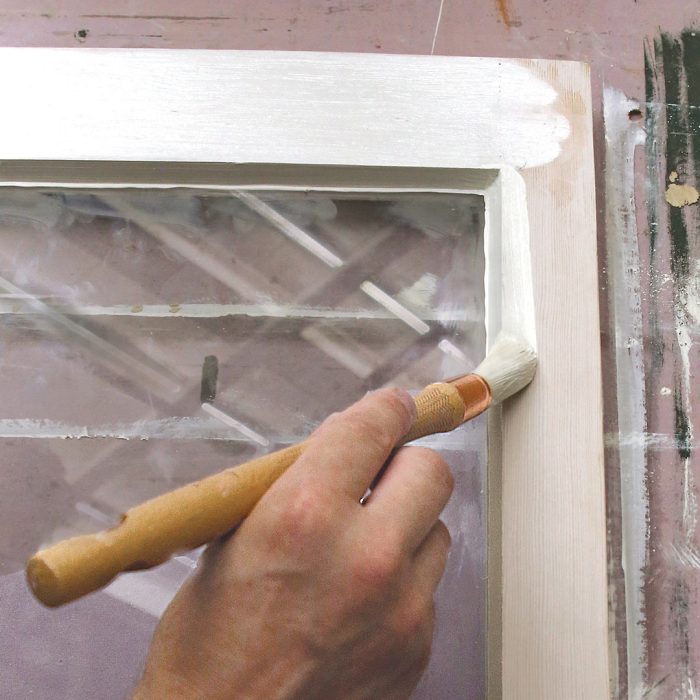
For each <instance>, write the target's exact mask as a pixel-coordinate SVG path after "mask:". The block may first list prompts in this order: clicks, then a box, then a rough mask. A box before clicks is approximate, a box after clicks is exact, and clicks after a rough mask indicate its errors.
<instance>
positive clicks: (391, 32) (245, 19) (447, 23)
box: [0, 0, 700, 698]
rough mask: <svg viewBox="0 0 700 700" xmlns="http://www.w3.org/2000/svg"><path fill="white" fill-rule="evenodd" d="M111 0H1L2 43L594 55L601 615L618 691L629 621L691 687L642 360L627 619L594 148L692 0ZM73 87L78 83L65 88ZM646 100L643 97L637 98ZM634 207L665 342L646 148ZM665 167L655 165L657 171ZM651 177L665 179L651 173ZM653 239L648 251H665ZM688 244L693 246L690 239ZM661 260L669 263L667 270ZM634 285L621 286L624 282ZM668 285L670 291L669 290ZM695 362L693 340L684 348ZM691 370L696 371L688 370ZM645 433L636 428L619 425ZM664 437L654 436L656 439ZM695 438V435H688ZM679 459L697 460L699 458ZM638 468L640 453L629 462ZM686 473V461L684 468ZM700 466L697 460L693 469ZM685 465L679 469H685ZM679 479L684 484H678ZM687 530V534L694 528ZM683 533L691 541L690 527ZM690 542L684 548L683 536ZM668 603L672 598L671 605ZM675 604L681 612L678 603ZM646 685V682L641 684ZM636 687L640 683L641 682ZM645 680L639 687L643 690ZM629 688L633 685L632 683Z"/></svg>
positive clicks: (674, 519)
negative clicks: (640, 447)
mask: <svg viewBox="0 0 700 700" xmlns="http://www.w3.org/2000/svg"><path fill="white" fill-rule="evenodd" d="M143 5H144V4H143V3H135V2H126V3H121V4H120V5H119V6H118V9H115V7H114V4H113V3H108V2H98V1H97V0H82V1H77V0H66V2H63V3H62V4H61V6H60V9H57V7H56V4H55V3H48V2H19V1H18V0H5V2H4V3H3V6H2V8H0V44H1V45H7V46H17V45H26V46H80V45H84V46H92V47H98V46H104V47H154V48H159V47H167V48H187V47H191V48H231V49H236V48H238V49H243V48H245V49H287V50H290V49H291V50H325V51H377V52H379V51H381V52H391V53H418V54H429V53H437V54H456V55H486V56H505V57H543V58H557V59H572V60H582V61H586V62H589V63H590V64H591V66H592V75H593V96H594V114H595V123H594V129H595V135H596V162H597V166H598V167H597V178H598V183H597V185H598V193H599V195H598V201H599V211H600V218H599V223H600V227H599V232H600V233H599V237H600V243H601V246H600V249H601V255H600V260H601V264H600V272H601V291H602V301H601V318H602V321H603V323H602V326H603V337H602V347H603V358H604V371H605V380H606V392H605V400H606V422H605V430H606V433H607V436H608V438H609V448H608V450H607V452H606V455H607V469H608V499H609V504H608V513H609V525H610V572H611V620H612V626H613V629H614V637H615V644H616V647H617V652H618V654H617V663H616V673H615V674H614V675H615V676H616V681H615V685H616V695H617V696H618V697H627V695H628V688H627V667H628V664H627V657H626V649H627V644H626V640H627V635H628V634H629V635H640V636H641V637H642V641H643V643H644V654H645V657H644V659H643V667H644V682H645V685H646V690H648V691H650V692H651V693H653V697H655V698H675V697H693V695H692V694H691V693H693V692H697V691H694V690H693V687H694V688H696V689H697V687H698V683H699V682H700V678H699V677H698V669H699V668H700V659H699V658H698V657H699V656H700V641H698V637H699V636H700V601H699V600H698V576H699V567H698V564H697V563H694V560H693V559H692V557H691V558H690V559H689V560H688V561H686V562H685V563H683V562H681V563H680V564H679V562H678V561H677V557H676V559H674V558H673V546H674V544H677V543H678V542H679V541H683V542H685V541H686V540H685V532H686V530H687V523H685V524H684V523H683V522H682V519H683V513H684V508H686V510H687V505H688V502H689V501H688V498H689V497H690V503H691V504H692V503H693V502H694V499H695V498H696V497H697V495H698V494H697V489H696V487H695V486H694V485H693V484H692V479H691V486H690V487H688V486H687V484H688V483H689V482H688V476H687V474H686V475H684V474H683V473H682V470H681V471H679V466H678V462H677V460H676V458H675V457H673V454H674V452H675V451H676V446H675V442H674V441H675V440H676V437H677V436H676V432H677V426H676V425H675V423H674V405H673V396H668V395H667V394H661V389H662V388H663V387H665V386H671V388H673V385H672V384H670V385H669V384H668V382H669V381H671V380H672V371H671V367H670V366H668V365H667V366H665V367H661V368H660V369H659V370H658V372H657V371H656V370H655V369H654V367H653V366H652V364H651V363H649V365H648V368H647V371H648V372H649V382H648V387H651V388H650V389H649V390H648V392H647V398H646V401H647V412H648V425H647V426H646V428H647V430H648V431H650V432H654V434H655V435H657V436H659V437H658V439H659V441H660V445H657V446H656V447H654V448H653V450H651V451H650V453H649V458H648V463H647V468H648V471H647V473H646V476H647V482H646V487H647V490H648V497H649V502H650V508H649V517H650V520H649V522H648V527H649V533H650V539H649V540H648V542H649V551H648V555H649V567H648V568H647V569H645V571H644V576H645V581H646V585H645V594H646V601H645V613H646V619H645V622H644V624H643V625H642V627H641V628H640V629H637V628H635V629H629V630H628V629H626V625H625V614H624V586H623V585H622V582H623V570H622V566H621V556H622V551H623V547H622V545H623V543H622V541H621V520H620V519H621V516H620V506H619V503H620V494H621V492H623V491H624V489H625V488H626V487H627V486H626V484H625V483H623V482H621V480H620V476H619V471H618V467H619V464H618V454H617V450H616V447H615V444H616V443H615V440H616V438H617V425H618V420H617V401H616V375H615V362H614V359H615V348H614V347H613V343H614V338H615V333H614V330H615V329H614V327H613V326H612V325H611V323H610V321H609V315H608V299H609V297H608V295H609V294H610V290H609V289H608V286H607V278H606V262H605V260H604V255H603V252H602V251H604V250H605V246H604V243H605V236H606V235H615V231H607V232H606V231H605V229H604V227H603V225H602V224H603V211H604V207H605V201H604V198H603V195H602V193H603V191H604V185H605V182H606V179H607V182H608V183H610V182H613V183H614V182H616V181H618V180H622V179H623V176H624V173H623V172H619V171H617V172H616V171H615V170H610V169H607V170H606V168H605V163H604V160H603V153H604V137H605V127H604V124H603V122H602V89H603V87H604V86H611V87H615V88H617V89H619V90H621V91H622V92H624V93H625V94H626V95H627V96H628V97H630V98H633V99H638V100H640V102H644V99H645V84H644V42H645V41H646V40H647V39H648V38H649V37H653V36H655V35H657V34H658V32H659V31H660V30H662V31H664V32H669V33H675V32H678V31H680V30H681V29H682V28H684V27H690V26H692V24H693V22H696V21H697V8H696V6H695V5H694V4H691V3H687V2H681V1H680V0H671V1H670V2H664V3H661V2H657V1H656V0H639V1H638V2H635V1H633V0H619V1H617V2H611V1H610V0H591V1H590V2H574V1H571V0H570V1H569V2H565V3H554V2H546V1H544V2H540V1H538V0H493V2H482V3H478V4H476V3H473V2H468V1H467V0H413V1H409V0H381V1H379V0H336V1H335V2H333V1H324V2H321V1H320V0H295V1H293V2H292V1H290V2H283V3H281V2H274V1H270V0H263V1H261V0H257V1H253V0H246V1H244V2H238V3H231V4H230V7H227V6H226V7H225V6H223V4H222V3H220V2H215V1H213V0H210V1H208V2H206V1H203V0H193V1H192V2H190V3H187V4H186V5H184V4H180V3H173V2H163V1H160V2H150V3H148V7H147V9H144V7H143ZM76 99H79V96H76ZM642 108H644V105H642ZM637 166H638V173H637V183H638V184H637V201H638V202H639V203H640V205H639V209H638V211H637V220H638V227H639V231H640V250H641V252H642V254H643V255H642V269H641V273H640V276H641V279H642V287H643V289H645V290H646V291H645V293H644V294H643V295H642V297H641V304H642V311H643V313H644V314H646V315H647V316H645V318H646V322H647V325H646V327H645V333H646V336H645V339H648V337H649V333H650V329H649V325H648V321H649V319H648V312H649V309H650V298H649V294H656V293H657V291H658V297H656V298H655V299H654V300H653V304H652V306H653V307H654V308H655V309H656V310H657V311H656V312H655V313H656V314H657V316H656V322H657V323H658V324H659V325H660V326H661V327H663V328H665V329H666V330H665V331H664V338H665V340H666V342H667V344H670V345H671V346H672V345H673V344H674V343H676V342H677V338H676V332H675V331H674V324H676V320H677V319H676V311H677V307H676V308H675V309H674V301H673V299H672V285H671V287H665V288H663V287H662V288H660V289H659V290H655V289H653V288H652V287H650V286H649V279H650V278H651V277H652V276H653V275H654V274H656V273H657V272H663V271H664V269H665V268H664V267H663V265H662V266H661V267H660V268H659V270H652V269H651V268H650V260H649V258H648V257H645V255H644V248H645V246H646V244H644V245H642V244H641V243H643V237H644V236H646V235H647V231H646V229H647V222H646V211H645V209H644V206H643V202H644V200H645V199H646V198H647V195H648V193H647V189H646V181H645V167H646V165H645V163H644V158H643V157H641V156H640V157H639V158H638V160H637ZM665 176H666V173H661V180H662V181H663V180H664V178H665ZM652 184H653V185H654V186H655V187H656V194H657V195H658V190H659V188H660V187H663V184H665V183H663V182H661V183H659V182H656V183H652ZM664 246H668V242H661V243H660V244H659V251H658V258H657V259H661V260H665V259H667V253H668V251H665V249H664ZM694 254H697V251H696V252H695V253H694ZM669 274H670V273H669ZM630 293H632V292H630ZM668 295H671V296H668ZM691 331H692V332H691V341H694V342H697V337H698V330H697V327H695V326H693V327H691ZM691 359H692V362H693V363H694V364H693V371H695V372H696V371H697V362H698V359H697V346H695V350H694V354H692V355H691ZM693 376H696V375H693ZM685 398H687V401H688V406H687V408H689V411H688V415H689V420H690V423H691V425H690V427H691V431H692V427H693V421H697V418H694V416H697V413H698V410H700V400H699V399H698V397H697V394H692V392H691V393H690V394H689V395H688V396H687V397H685ZM622 437H623V438H625V437H627V438H629V439H636V438H639V439H642V440H644V439H646V438H645V436H643V435H642V436H622ZM664 445H666V446H665V447H664ZM693 449H695V448H693ZM691 467H692V468H693V469H695V470H697V469H698V467H697V464H696V465H695V466H692V465H691ZM640 468H641V469H643V468H644V465H640ZM690 476H691V477H692V476H693V474H692V473H691V474H690ZM695 476H696V477H697V479H700V474H696V475H695ZM684 479H685V482H684V481H683V480H684ZM684 483H685V484H686V486H685V487H684V486H683V484H684ZM695 539H697V538H695ZM691 544H693V546H695V545H696V544H697V542H696V541H694V540H693V538H691ZM690 551H691V553H693V551H694V550H692V549H691V550H690ZM679 566H680V567H683V577H684V578H683V580H684V581H685V583H684V584H683V585H682V586H681V588H683V590H679V588H678V586H676V587H675V588H674V585H673V584H672V583H671V573H672V571H673V570H675V569H676V568H677V567H679ZM679 609H680V612H679ZM681 613H682V614H681ZM652 689H653V690H652ZM640 692H641V691H640ZM645 692H646V691H645ZM632 693H633V694H631V695H630V697H639V695H635V694H634V693H637V690H633V691H632Z"/></svg>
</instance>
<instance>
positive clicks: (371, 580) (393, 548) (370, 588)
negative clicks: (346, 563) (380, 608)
mask: <svg viewBox="0 0 700 700" xmlns="http://www.w3.org/2000/svg"><path fill="white" fill-rule="evenodd" d="M403 559H404V557H403V555H402V552H401V549H400V547H399V546H398V545H393V544H389V543H387V542H386V541H385V542H384V543H383V544H382V545H378V544H377V545H373V546H372V549H371V550H370V551H365V552H363V554H362V556H358V557H356V558H355V561H354V562H353V564H352V581H353V584H354V586H355V587H356V589H357V590H358V592H361V591H364V593H365V595H366V596H369V597H371V598H374V597H383V596H385V595H386V594H387V593H389V592H390V591H391V589H392V588H393V586H394V585H395V584H396V582H397V581H398V579H399V576H400V573H401V570H402V568H403Z"/></svg>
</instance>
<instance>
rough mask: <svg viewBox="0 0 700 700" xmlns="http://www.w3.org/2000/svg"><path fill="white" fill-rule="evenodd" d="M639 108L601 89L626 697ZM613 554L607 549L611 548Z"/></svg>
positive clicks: (639, 461) (636, 677)
mask: <svg viewBox="0 0 700 700" xmlns="http://www.w3.org/2000/svg"><path fill="white" fill-rule="evenodd" d="M638 108H639V105H638V103H636V102H634V101H632V100H629V99H627V97H626V96H625V95H624V94H622V93H621V92H619V91H618V90H615V89H613V88H605V90H604V120H605V143H606V149H605V159H606V171H607V172H608V173H614V177H607V178H606V183H605V184H606V188H605V211H606V218H605V225H606V243H607V250H606V256H607V270H608V281H609V287H610V290H611V291H610V292H609V297H608V298H609V306H610V315H611V320H612V326H613V327H614V329H615V343H614V353H615V369H616V372H615V374H616V378H617V387H616V388H617V391H616V403H617V406H616V408H617V424H618V433H617V434H616V435H615V436H614V437H615V438H616V439H615V440H614V441H613V442H614V445H613V446H614V447H616V448H617V450H618V462H619V487H618V489H616V490H617V491H619V494H620V495H619V497H620V501H619V504H617V503H613V502H612V501H611V500H610V499H611V495H610V494H609V497H608V498H609V501H608V504H607V505H608V520H609V522H611V527H612V529H613V531H615V530H616V529H617V528H618V527H619V528H620V531H621V543H620V547H621V552H620V558H621V561H620V562H616V561H612V562H610V564H609V566H611V567H613V570H615V569H616V568H617V567H619V566H621V568H622V575H623V582H622V586H621V587H620V586H619V583H618V581H617V580H615V579H613V580H611V583H610V596H611V601H612V602H613V603H614V604H613V605H612V608H613V614H614V616H615V620H614V622H615V623H617V617H618V614H617V611H616V607H617V606H620V605H621V606H623V610H624V614H623V616H621V617H622V619H623V620H624V621H625V628H626V629H623V630H620V629H619V628H616V635H617V636H618V639H620V638H621V645H618V649H617V656H618V668H617V672H618V676H619V677H618V678H617V684H618V687H619V688H623V689H624V688H626V689H627V692H629V694H630V697H639V693H640V692H641V690H640V689H641V688H643V687H644V675H645V667H646V664H647V650H646V644H645V639H644V636H643V630H644V625H645V612H644V610H645V602H644V571H645V567H646V564H647V537H648V531H649V522H648V521H649V513H648V502H647V491H646V475H645V465H646V459H647V458H646V449H647V446H648V444H647V442H646V440H645V439H638V436H645V433H646V427H647V415H646V383H645V374H644V330H643V319H642V303H641V271H640V258H639V243H638V239H637V227H636V217H635V210H636V203H635V177H634V156H635V149H636V148H637V147H638V146H640V145H642V144H644V131H643V129H642V127H641V125H640V123H639V122H635V121H631V120H630V119H629V113H630V111H633V110H635V109H638ZM608 444H610V443H608ZM609 478H612V477H609ZM609 490H610V491H612V489H609ZM618 507H619V516H618V513H617V509H618ZM618 517H619V520H617V518H618ZM616 521H617V522H616ZM614 551H615V547H614V546H613V547H612V548H611V553H613V552H614ZM619 588H621V589H620V590H618V589H619ZM625 632H626V634H625Z"/></svg>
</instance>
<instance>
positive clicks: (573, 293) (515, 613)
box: [502, 61, 609, 700]
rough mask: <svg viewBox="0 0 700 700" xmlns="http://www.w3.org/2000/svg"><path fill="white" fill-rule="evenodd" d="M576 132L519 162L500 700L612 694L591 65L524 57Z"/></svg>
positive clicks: (597, 698)
mask: <svg viewBox="0 0 700 700" xmlns="http://www.w3.org/2000/svg"><path fill="white" fill-rule="evenodd" d="M527 65H529V66H531V68H532V70H533V71H534V72H535V73H536V74H537V75H539V76H542V77H543V78H546V79H547V80H549V81H551V82H552V84H554V85H555V86H556V88H557V91H558V93H559V95H560V97H559V103H558V105H559V108H560V109H561V110H562V111H563V113H564V114H566V116H567V119H568V120H569V123H570V125H571V129H572V135H571V137H570V139H569V140H568V141H567V142H566V143H565V144H564V149H563V152H562V154H561V156H560V157H559V158H557V159H556V160H555V161H553V162H552V163H550V164H549V165H547V166H546V167H541V168H536V169H532V170H524V171H523V172H522V175H523V177H524V179H525V182H526V184H527V191H528V210H529V217H530V229H531V231H532V235H531V247H532V264H533V281H534V286H535V314H536V320H537V329H538V334H537V337H538V353H539V359H540V363H539V368H538V373H537V376H536V377H535V380H534V382H533V384H532V385H531V387H530V388H529V389H528V391H527V392H524V393H523V394H521V395H519V396H517V397H516V398H515V399H514V400H513V401H511V402H509V403H508V404H507V405H505V406H504V408H503V445H502V449H503V475H502V478H503V485H502V489H503V490H502V498H503V535H502V546H503V559H502V566H503V571H502V577H503V589H502V595H503V629H502V633H503V654H502V664H503V697H504V698H508V699H509V700H511V699H515V698H518V699H520V698H522V700H532V699H533V698H547V699H550V698H551V699H552V700H555V699H559V698H566V699H567V700H569V699H571V700H573V699H574V698H581V699H586V700H587V699H590V700H602V699H603V698H607V697H608V696H609V691H608V643H607V588H606V550H605V543H606V539H605V508H604V504H605V501H604V482H603V475H604V471H603V434H602V394H601V392H602V390H601V380H600V377H601V374H600V351H599V321H598V294H597V290H598V281H597V257H596V231H595V198H594V170H593V146H592V135H591V114H590V95H589V81H588V69H587V67H586V66H583V65H582V64H574V63H559V62H558V63H546V62H540V61H534V62H528V64H527Z"/></svg>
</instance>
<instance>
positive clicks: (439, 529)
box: [435, 520, 452, 556]
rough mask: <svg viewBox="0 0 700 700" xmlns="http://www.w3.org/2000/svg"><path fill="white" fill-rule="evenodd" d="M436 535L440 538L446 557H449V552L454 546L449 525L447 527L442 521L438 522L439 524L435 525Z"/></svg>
mask: <svg viewBox="0 0 700 700" xmlns="http://www.w3.org/2000/svg"><path fill="white" fill-rule="evenodd" d="M435 533H436V536H437V537H438V538H439V540H440V542H441V543H442V547H443V550H444V552H445V556H447V552H448V551H449V550H450V547H451V546H452V535H450V531H449V530H448V529H447V525H445V523H443V522H442V520H438V521H437V523H435Z"/></svg>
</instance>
